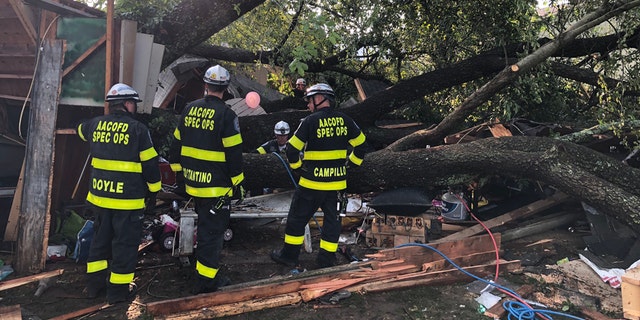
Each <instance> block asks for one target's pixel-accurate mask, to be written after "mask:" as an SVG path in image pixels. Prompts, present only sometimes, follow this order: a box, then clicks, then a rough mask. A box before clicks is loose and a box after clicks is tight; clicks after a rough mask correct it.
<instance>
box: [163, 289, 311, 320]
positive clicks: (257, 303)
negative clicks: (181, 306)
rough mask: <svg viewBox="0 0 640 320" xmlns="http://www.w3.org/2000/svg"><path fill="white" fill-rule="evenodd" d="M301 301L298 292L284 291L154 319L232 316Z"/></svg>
mask: <svg viewBox="0 0 640 320" xmlns="http://www.w3.org/2000/svg"><path fill="white" fill-rule="evenodd" d="M300 302H302V297H300V294H298V293H286V294H281V295H276V296H272V297H267V298H260V299H254V300H249V301H241V302H235V303H227V304H221V305H217V306H212V307H207V308H200V309H198V310H192V311H187V312H181V313H174V314H167V315H162V316H156V317H154V319H162V320H170V319H175V320H178V319H181V320H184V319H216V318H220V317H226V316H233V315H237V314H241V313H246V312H253V311H258V310H262V309H268V308H277V307H283V306H288V305H293V304H296V303H300Z"/></svg>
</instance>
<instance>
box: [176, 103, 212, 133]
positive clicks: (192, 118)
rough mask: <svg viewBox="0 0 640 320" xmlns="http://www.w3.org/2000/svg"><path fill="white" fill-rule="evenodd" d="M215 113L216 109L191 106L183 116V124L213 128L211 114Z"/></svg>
mask: <svg viewBox="0 0 640 320" xmlns="http://www.w3.org/2000/svg"><path fill="white" fill-rule="evenodd" d="M215 114H216V110H214V109H209V108H203V107H193V108H191V110H189V114H188V115H187V116H185V117H184V126H185V127H191V128H196V129H203V130H213V128H214V122H215V121H213V116H214V115H215Z"/></svg>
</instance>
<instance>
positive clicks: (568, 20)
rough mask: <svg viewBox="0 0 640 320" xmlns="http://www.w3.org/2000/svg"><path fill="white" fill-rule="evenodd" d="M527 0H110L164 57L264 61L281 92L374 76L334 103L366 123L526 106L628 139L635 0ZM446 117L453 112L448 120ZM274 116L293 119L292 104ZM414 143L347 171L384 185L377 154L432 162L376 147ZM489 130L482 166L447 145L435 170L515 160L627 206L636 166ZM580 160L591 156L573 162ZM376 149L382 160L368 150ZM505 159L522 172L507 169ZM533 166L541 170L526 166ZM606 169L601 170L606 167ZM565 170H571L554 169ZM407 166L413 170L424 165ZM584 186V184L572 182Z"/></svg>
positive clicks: (492, 114)
mask: <svg viewBox="0 0 640 320" xmlns="http://www.w3.org/2000/svg"><path fill="white" fill-rule="evenodd" d="M536 4H537V3H536V1H527V0H509V1H506V0H499V1H471V0H469V1H456V2H451V1H441V0H435V1H424V0H372V1H369V2H367V3H366V4H364V3H362V2H357V1H355V0H325V1H319V0H310V1H304V0H295V1H284V0H273V1H265V0H230V1H224V2H222V1H205V0H182V1H178V0H173V1H162V0H157V1H151V2H145V3H144V4H139V3H138V1H133V0H126V1H116V8H117V12H118V14H119V16H120V17H123V18H127V19H132V20H136V21H138V23H139V29H140V31H144V32H147V33H151V34H154V36H155V39H156V40H155V41H156V42H159V43H162V44H164V45H165V46H166V52H165V61H164V65H165V66H166V65H168V64H169V63H170V62H171V61H173V59H175V58H177V57H179V56H181V55H183V54H185V53H191V54H197V55H200V56H203V57H206V58H208V59H210V60H211V61H212V63H213V62H215V63H220V64H223V65H225V66H227V67H230V68H233V69H234V72H242V71H243V70H244V71H245V72H246V74H247V75H249V76H251V75H252V71H253V70H255V69H256V68H257V67H264V68H266V69H267V70H268V71H269V83H270V85H271V86H272V87H273V88H275V89H277V90H280V91H281V92H283V93H288V92H289V91H290V90H291V87H290V85H291V83H293V81H294V80H295V78H298V77H300V76H303V77H305V78H306V79H307V81H308V82H310V83H316V82H326V83H328V84H330V85H331V86H333V87H334V88H335V89H336V91H337V93H338V95H339V100H341V101H343V100H346V99H347V98H349V97H353V96H355V95H356V88H355V85H354V79H365V80H380V81H383V82H385V83H388V84H389V86H390V87H389V89H388V90H386V91H385V92H383V93H378V94H374V95H372V96H371V97H369V98H368V99H367V100H365V101H362V102H360V103H358V104H356V105H354V106H352V107H349V108H346V109H345V112H347V113H348V114H349V115H351V116H352V117H354V119H356V121H358V123H359V124H360V125H361V126H365V127H371V128H373V127H375V125H374V122H375V120H377V119H380V118H385V117H394V118H405V119H410V120H418V121H421V122H424V123H426V124H438V126H442V123H443V122H444V123H447V126H446V129H445V131H444V132H438V135H436V136H435V137H436V138H439V137H440V135H442V134H450V133H453V131H454V130H456V129H457V130H462V129H465V128H468V127H471V126H473V125H475V124H479V123H485V122H488V121H495V120H496V119H500V120H501V121H503V122H507V121H509V120H511V119H515V118H526V119H530V120H534V121H541V122H554V123H562V124H565V125H571V126H573V127H574V128H576V129H580V128H587V127H591V126H594V125H598V124H607V125H608V128H609V129H612V130H614V132H616V133H617V134H618V135H619V136H620V137H621V138H622V139H623V141H628V142H629V145H628V147H629V148H632V147H633V146H634V145H637V135H638V131H637V129H635V128H634V127H629V126H627V124H630V123H637V121H635V120H636V119H637V118H638V102H639V101H638V92H640V90H639V89H640V88H639V86H640V81H639V79H638V75H639V74H640V73H639V72H638V68H640V66H639V65H638V63H637V61H638V47H639V45H640V33H639V30H640V17H639V15H640V10H639V9H638V5H640V1H638V0H628V1H618V2H609V1H593V0H587V1H569V2H564V1H563V2H562V4H559V3H558V2H556V1H550V2H549V3H548V6H546V7H544V8H537V7H536ZM156 14H157V15H156ZM594 21H597V23H595V24H592V23H593V22H594ZM518 66H520V67H522V68H523V72H520V73H517V75H516V76H507V77H505V76H504V73H505V72H507V73H508V72H509V70H510V69H511V70H512V71H513V72H517V71H518V70H517V69H518V68H517V67H518ZM509 67H510V68H509ZM500 77H502V78H500ZM461 109H464V112H460V110H461ZM453 115H456V116H457V117H459V118H461V119H462V120H461V121H459V120H452V119H453V118H454V117H453ZM268 116H269V115H266V116H254V117H247V118H251V119H247V120H245V121H247V122H251V124H252V125H251V126H250V127H251V128H261V127H269V126H270V125H269V124H268V123H270V122H269V121H271V120H273V119H272V118H265V117H268ZM284 116H285V115H279V117H280V118H281V119H282V117H284ZM287 116H290V117H291V119H292V121H294V120H293V119H299V118H300V117H301V116H304V114H303V113H300V112H290V113H287ZM257 124H258V125H257ZM241 125H243V124H242V122H241ZM436 128H438V127H436ZM385 133H386V134H387V135H389V132H385ZM429 133H432V132H429V131H428V130H427V131H426V135H428V134H429ZM372 136H373V135H372ZM425 141H428V140H424V139H423V140H419V141H418V143H413V144H406V145H405V148H400V149H392V150H386V153H385V150H383V151H381V153H377V154H375V155H372V156H371V157H368V158H367V159H369V160H370V161H371V162H367V163H366V166H367V170H369V172H376V175H373V174H372V175H368V176H366V177H363V179H361V180H362V181H364V180H366V179H365V178H367V177H373V176H375V177H378V174H379V173H380V172H383V173H385V174H383V175H380V176H381V177H380V178H378V179H377V180H375V181H372V182H367V184H369V185H371V186H373V185H378V186H380V185H385V184H386V183H389V182H388V181H386V180H385V179H384V178H382V176H386V177H389V175H388V172H385V170H387V171H388V170H389V168H391V167H393V165H390V163H389V161H397V162H398V163H396V164H399V163H401V162H406V161H407V160H411V164H417V165H425V164H423V163H417V162H419V161H425V163H426V164H428V165H431V166H434V165H436V164H433V163H430V162H429V161H430V160H429V159H431V158H430V157H429V156H428V155H429V153H428V152H427V151H425V150H424V149H423V150H416V153H406V154H405V155H402V156H400V155H398V154H388V152H389V151H392V152H393V151H397V150H407V149H413V148H415V149H421V148H424V145H425V144H427V143H426V142H425ZM435 141H436V142H438V141H441V139H439V140H438V139H436V140H435ZM503 141H504V142H503V144H501V146H500V148H496V147H495V146H492V147H489V145H490V144H491V143H493V142H484V143H482V142H480V143H477V144H474V145H470V146H469V147H476V148H484V150H486V151H490V152H491V156H495V157H498V158H495V159H494V158H486V157H488V156H487V155H485V158H483V159H482V161H480V163H483V164H484V165H485V166H486V167H485V168H482V164H480V165H478V164H474V165H473V166H471V165H469V164H468V162H466V161H467V160H468V159H472V158H473V156H474V154H473V152H474V151H475V150H474V151H471V152H469V150H466V151H463V149H464V147H463V146H462V147H456V148H447V149H445V150H447V151H448V152H450V153H452V155H453V154H457V155H458V156H461V157H455V156H453V157H450V158H448V159H450V160H451V161H449V162H447V165H448V167H447V169H448V170H451V171H457V172H458V173H464V174H470V173H471V172H469V170H471V169H470V168H472V169H473V170H474V172H475V173H480V172H482V173H485V174H490V173H499V172H496V171H498V170H497V168H500V167H501V165H504V166H506V165H508V164H509V163H519V164H521V166H518V167H510V171H509V174H510V175H516V176H517V175H521V176H524V177H531V178H534V177H538V176H539V175H542V176H540V179H541V181H546V182H548V183H551V184H555V185H556V186H562V187H563V188H564V189H563V191H565V192H567V193H569V194H570V195H571V196H575V197H578V198H585V197H590V198H591V199H592V201H594V202H595V201H596V200H595V199H597V198H598V194H599V193H598V192H602V190H610V191H611V190H615V191H612V192H610V195H608V196H607V197H600V198H598V200H600V202H599V203H591V204H594V205H596V207H597V208H598V209H602V210H608V211H610V212H613V213H612V215H614V216H616V215H617V216H619V215H621V212H627V211H628V210H627V209H628V208H629V207H621V205H622V204H621V203H620V201H618V200H620V199H630V200H628V201H625V204H624V205H626V206H628V205H629V204H638V205H639V206H640V190H638V189H637V188H635V189H633V190H631V189H629V188H628V186H629V184H625V183H621V181H623V180H624V179H628V177H637V175H638V173H637V171H638V170H637V169H633V168H629V167H623V166H620V165H619V164H613V163H610V164H609V163H603V162H602V158H601V157H595V156H591V155H589V152H588V151H585V150H582V149H580V150H579V152H578V151H576V152H577V153H576V154H578V153H579V154H580V157H581V158H580V159H577V158H576V157H575V156H572V155H571V154H569V153H568V151H567V150H570V149H571V148H572V147H569V146H568V145H566V142H562V143H557V144H554V143H550V142H548V141H546V140H533V139H531V140H528V141H531V143H532V144H533V145H532V146H531V147H530V149H528V150H519V148H521V147H522V146H523V141H527V140H522V139H518V140H511V141H513V142H512V143H509V139H505V140H503ZM436 144H441V142H440V143H436ZM524 144H525V145H526V142H524ZM439 150H440V149H439ZM545 150H550V151H549V152H546V151H545ZM434 152H435V151H434ZM425 153H426V155H425ZM416 154H418V155H419V157H418V158H416V157H415V156H416ZM447 157H449V156H447ZM513 157H520V158H517V159H514V158H513ZM253 158H254V157H253V156H251V157H247V159H248V160H246V161H248V163H249V164H250V165H253V166H260V163H264V162H265V158H260V159H259V160H258V158H256V159H253ZM588 158H591V159H594V160H593V161H594V162H593V163H589V161H588V160H587V161H586V162H587V163H584V162H583V160H584V159H588ZM379 159H385V160H384V161H383V162H384V163H382V162H380V163H379V162H376V160H379ZM596 159H597V160H596ZM578 160H580V161H578ZM380 161H382V160H380ZM596 161H597V163H596ZM578 163H580V164H579V165H580V168H578V167H577V166H578ZM519 167H522V168H523V169H522V170H523V172H517V171H518V168H519ZM533 167H535V168H539V169H541V168H545V170H539V171H535V170H529V171H527V170H526V168H533ZM560 167H562V168H563V170H562V172H561V171H558V168H560ZM614 167H615V168H616V170H614V171H612V170H607V169H606V168H614ZM567 168H568V169H567ZM585 168H591V169H585ZM260 169H262V170H255V171H252V172H250V173H249V174H247V176H248V177H250V179H249V180H251V179H258V180H259V179H260V178H264V180H263V181H262V182H264V181H270V182H271V181H277V180H278V178H275V177H281V176H284V177H286V174H285V173H284V172H278V171H277V170H273V171H272V172H270V171H269V170H264V167H261V168H260ZM248 170H251V169H248ZM567 170H569V171H571V170H576V171H575V172H581V173H583V175H580V176H578V175H567V174H566V172H567ZM354 172H355V175H356V176H358V175H360V176H362V173H361V172H360V171H357V170H356V171H354ZM616 172H618V173H616ZM413 173H414V174H416V173H418V171H414V172H413ZM271 174H272V175H271ZM419 174H421V177H422V178H424V177H426V176H427V175H429V174H432V173H429V172H420V173H419ZM451 174H454V172H451ZM432 175H433V174H432ZM393 176H394V177H395V179H394V181H396V182H397V181H402V182H404V183H408V182H411V181H416V180H417V179H415V178H416V177H415V176H411V175H410V173H409V176H407V173H406V172H405V173H403V172H402V171H401V172H394V175H393ZM580 179H582V181H581V180H580ZM285 180H286V179H285ZM587 180H588V181H589V182H590V183H585V182H584V181H587ZM349 183H350V185H352V182H351V181H350V182H349ZM584 186H593V188H587V189H588V190H584V189H585V188H584ZM596 186H597V188H596ZM616 188H617V189H616ZM574 190H580V191H574ZM614 196H615V197H614ZM616 197H617V198H616ZM610 212H608V213H610ZM628 214H629V216H626V217H622V218H621V220H625V219H626V221H627V222H629V223H630V224H634V223H635V224H637V226H636V227H637V229H638V230H640V222H637V221H640V220H637V219H638V215H637V214H632V213H628ZM634 221H636V222H634Z"/></svg>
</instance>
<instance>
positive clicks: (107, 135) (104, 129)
mask: <svg viewBox="0 0 640 320" xmlns="http://www.w3.org/2000/svg"><path fill="white" fill-rule="evenodd" d="M128 129H129V124H128V123H126V122H118V121H99V122H98V126H97V127H96V130H95V131H94V132H93V137H92V138H93V142H101V143H115V144H125V145H126V144H129V133H127V130H128Z"/></svg>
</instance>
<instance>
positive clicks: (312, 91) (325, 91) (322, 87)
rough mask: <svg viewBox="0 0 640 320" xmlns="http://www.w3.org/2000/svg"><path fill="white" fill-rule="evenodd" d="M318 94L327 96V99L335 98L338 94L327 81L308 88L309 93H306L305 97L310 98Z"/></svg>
mask: <svg viewBox="0 0 640 320" xmlns="http://www.w3.org/2000/svg"><path fill="white" fill-rule="evenodd" d="M316 94H321V95H323V96H325V97H326V98H327V99H331V100H333V99H334V98H335V96H336V94H335V93H334V92H333V89H331V87H330V86H329V85H328V84H326V83H318V84H314V85H312V86H311V87H309V89H307V93H306V94H305V98H307V99H310V98H311V97H313V96H315V95H316Z"/></svg>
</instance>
